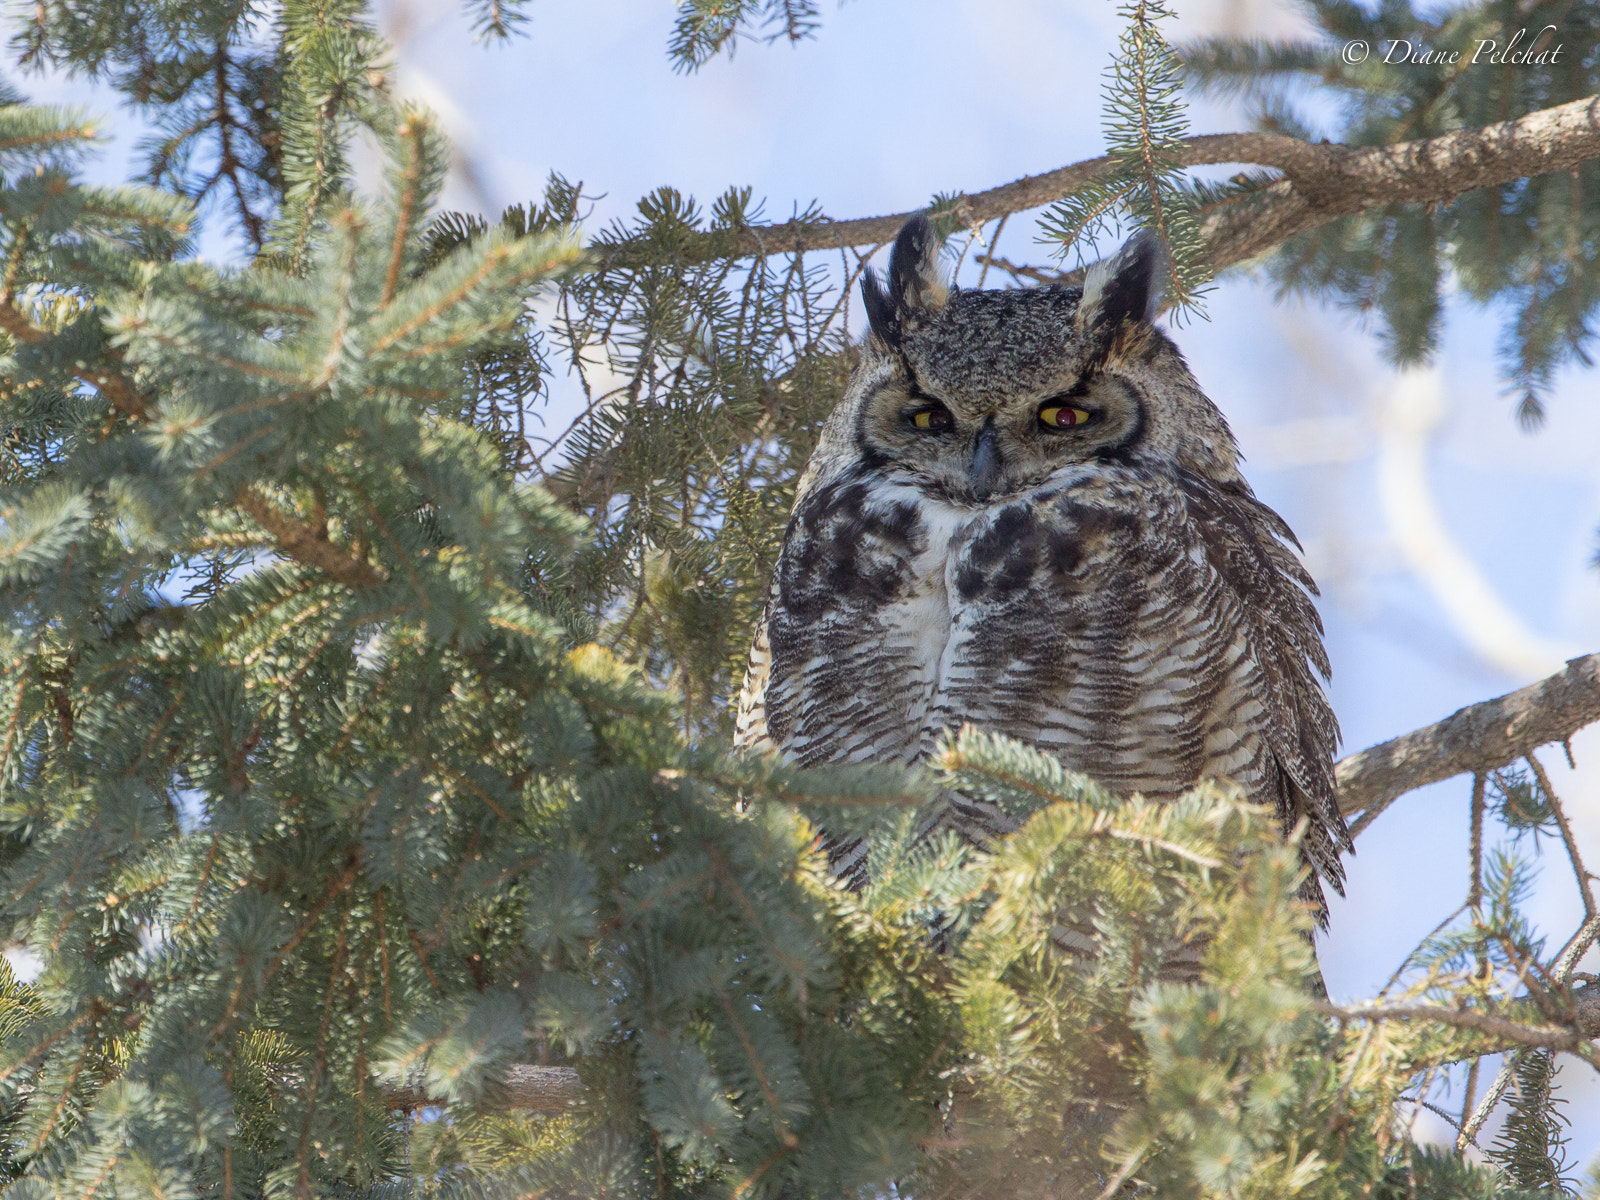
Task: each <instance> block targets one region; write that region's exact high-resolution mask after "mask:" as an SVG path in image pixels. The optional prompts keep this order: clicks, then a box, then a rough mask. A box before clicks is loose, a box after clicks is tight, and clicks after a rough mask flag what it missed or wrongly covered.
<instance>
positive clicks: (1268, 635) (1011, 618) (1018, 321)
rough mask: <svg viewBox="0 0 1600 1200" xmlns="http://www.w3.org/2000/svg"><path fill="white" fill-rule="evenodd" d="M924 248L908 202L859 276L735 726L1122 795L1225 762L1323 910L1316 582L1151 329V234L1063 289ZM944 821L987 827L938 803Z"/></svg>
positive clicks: (766, 742) (866, 756)
mask: <svg viewBox="0 0 1600 1200" xmlns="http://www.w3.org/2000/svg"><path fill="white" fill-rule="evenodd" d="M940 250H941V243H940V239H939V237H938V235H937V233H936V231H935V229H934V226H933V224H932V222H931V221H929V220H928V219H927V218H926V217H916V218H913V219H912V220H911V221H909V222H908V223H907V224H906V225H905V227H904V228H903V229H902V230H901V232H900V235H899V237H898V238H897V239H896V241H895V244H894V248H893V250H892V252H891V257H890V262H889V270H888V278H887V280H886V281H883V282H880V280H879V279H878V278H877V277H876V275H874V274H872V273H870V272H869V273H868V274H867V275H866V276H865V277H864V279H863V282H862V296H863V299H864V301H865V305H866V311H867V318H868V322H869V325H870V332H869V333H868V335H867V337H866V339H865V342H864V344H863V346H862V347H861V359H860V363H859V365H858V366H857V367H856V369H855V371H854V373H853V375H852V377H851V379H850V383H849V385H848V387H847V390H846V392H845V394H844V397H843V399H842V400H841V401H840V403H839V405H838V407H837V408H836V409H835V410H834V411H833V414H832V415H831V416H830V417H829V419H828V421H827V423H826V425H825V426H824V428H823V431H822V435H821V439H820V441H819V443H818V446H817V449H816V451H815V453H814V454H813V456H812V458H811V461H810V463H809V465H808V467H807V469H806V471H805V473H804V475H803V476H802V478H801V481H800V484H799V489H798V495H797V497H796V501H795V505H794V510H793V513H792V515H791V517H790V520H789V524H788V528H787V531H786V533H785V535H784V540H783V546H782V549H781V552H780V554H779V557H778V561H777V565H776V568H775V570H774V572H773V577H772V582H771V587H770V591H769V593H768V599H767V604H766V610H765V613H764V615H763V617H762V619H761V623H760V625H759V627H758V630H757V632H756V636H755V642H754V645H753V647H752V648H751V651H750V658H749V667H748V671H747V674H746V678H745V682H744V688H743V692H742V694H741V696H740V698H739V706H738V717H737V725H736V735H735V738H736V741H737V742H738V743H739V744H741V745H744V746H748V747H755V748H770V749H774V750H777V751H779V752H780V753H782V754H783V755H785V756H787V757H788V758H789V759H791V760H793V761H795V762H797V763H799V764H801V765H807V766H809V765H814V764H818V763H833V762H865V761H873V762H898V763H912V762H915V761H916V760H917V759H919V758H922V757H923V756H925V755H927V754H928V753H929V752H930V751H931V750H932V749H933V748H934V746H935V744H936V742H937V740H938V739H939V737H940V735H941V734H942V733H943V732H944V731H946V730H950V729H954V728H958V727H960V726H962V725H964V724H969V723H970V724H971V725H973V726H976V727H977V728H979V729H983V730H989V731H993V732H996V733H1004V734H1007V735H1009V736H1011V737H1014V738H1018V739H1021V740H1022V741H1024V742H1028V743H1030V744H1032V745H1033V746H1036V747H1038V748H1039V749H1041V750H1044V751H1046V752H1048V753H1050V754H1052V755H1055V756H1056V757H1057V758H1059V759H1060V760H1061V762H1062V763H1063V764H1064V765H1065V766H1067V767H1069V768H1071V769H1073V770H1076V771H1081V772H1083V773H1084V774H1086V775H1088V776H1089V777H1091V778H1092V779H1095V780H1097V781H1098V782H1099V783H1101V784H1103V785H1105V786H1106V787H1108V788H1109V789H1111V790H1112V791H1114V792H1118V793H1122V794H1129V795H1131V794H1133V793H1140V794H1142V795H1144V796H1145V797H1147V798H1152V799H1162V798H1166V799H1170V798H1172V797H1175V796H1177V795H1178V794H1179V793H1181V792H1182V791H1184V790H1185V789H1187V788H1189V787H1191V786H1193V785H1194V784H1196V783H1198V782H1199V781H1201V780H1203V779H1208V778H1214V779H1219V780H1226V781H1231V782H1232V783H1234V784H1236V785H1237V786H1238V787H1240V788H1241V789H1242V790H1243V792H1244V793H1245V795H1246V796H1247V797H1248V798H1249V799H1251V800H1252V801H1255V802H1257V803H1260V804H1264V805H1271V806H1272V807H1273V809H1274V810H1275V811H1276V813H1277V814H1278V817H1279V818H1280V819H1281V820H1282V822H1283V826H1284V829H1285V830H1286V831H1288V830H1290V829H1292V828H1294V827H1295V826H1296V825H1297V824H1298V823H1299V822H1301V821H1302V820H1304V821H1305V822H1306V823H1307V828H1306V831H1305V833H1304V835H1303V838H1302V842H1301V846H1302V851H1303V854H1304V856H1305V859H1306V861H1307V862H1308V863H1309V865H1310V867H1311V868H1312V871H1311V874H1310V876H1309V878H1308V881H1307V886H1306V898H1307V899H1308V900H1309V901H1310V902H1311V903H1312V904H1314V905H1315V907H1316V910H1317V912H1318V914H1319V916H1321V915H1322V914H1323V913H1324V911H1325V909H1324V906H1323V902H1322V890H1321V882H1319V881H1325V882H1327V883H1329V884H1331V885H1332V886H1333V887H1335V888H1338V889H1340V890H1341V891H1342V883H1343V868H1342V866H1341V863H1340V858H1339V855H1340V851H1341V850H1348V849H1350V837H1349V833H1348V831H1347V830H1346V827H1345V823H1344V820H1343V818H1342V817H1341V816H1340V814H1339V809H1338V805H1337V803H1336V800H1335V794H1334V774H1333V751H1334V748H1335V745H1336V743H1337V740H1338V736H1339V735H1338V726H1337V724H1336V722H1335V720H1334V716H1333V712H1332V709H1331V708H1330V706H1329V704H1328V700H1327V697H1326V696H1325V694H1324V692H1323V690H1322V687H1321V684H1320V680H1319V676H1320V677H1326V676H1327V675H1328V671H1329V667H1328V659H1327V654H1326V652H1325V650H1324V648H1323V644H1322V625H1321V621H1320V619H1319V618H1318V616H1317V611H1316V608H1315V606H1314V605H1313V603H1312V599H1311V598H1312V596H1313V595H1315V594H1316V586H1315V584H1314V583H1313V582H1312V579H1311V577H1310V575H1309V574H1308V573H1307V572H1306V570H1305V568H1304V567H1303V566H1302V565H1301V563H1300V561H1299V559H1298V558H1297V556H1296V554H1295V552H1294V549H1298V543H1297V542H1296V541H1295V538H1294V534H1293V533H1292V532H1291V531H1290V529H1289V527H1288V525H1287V524H1285V523H1284V521H1283V520H1282V518H1280V517H1279V516H1278V514H1277V513H1275V512H1273V510H1272V509H1270V508H1269V507H1267V506H1266V505H1265V504H1263V503H1262V502H1261V501H1260V500H1258V499H1256V497H1255V495H1254V493H1253V492H1252V491H1251V489H1250V485H1249V484H1248V483H1246V482H1245V480H1244V477H1243V476H1242V475H1241V474H1240V471H1239V451H1238V447H1237V445H1236V443H1235V441H1234V438H1233V435H1232V433H1231V431H1230V430H1229V428H1228V425H1227V422H1226V421H1225V420H1224V419H1223V416H1222V413H1221V412H1220V411H1219V410H1218V409H1217V407H1216V405H1214V404H1213V403H1212V402H1211V401H1210V400H1209V399H1207V397H1206V396H1205V394H1204V393H1203V392H1202V391H1201V390H1200V386H1199V384H1198V383H1197V382H1196V381H1195V378H1194V376H1193V375H1192V374H1191V373H1190V371H1189V368H1188V365H1187V364H1186V363H1185V362H1184V359H1183V356H1182V354H1180V353H1179V351H1178V349H1177V347H1176V346H1175V345H1174V344H1173V342H1172V340H1171V339H1170V338H1169V337H1168V336H1167V335H1166V333H1164V332H1163V331H1162V330H1161V329H1159V328H1157V326H1156V325H1155V324H1154V323H1153V318H1154V316H1155V314H1156V311H1157V308H1158V301H1159V290H1160V289H1159V280H1160V279H1161V278H1162V277H1164V275H1165V271H1166V258H1165V253H1164V251H1163V248H1162V245H1161V242H1160V241H1159V239H1157V238H1156V237H1155V236H1153V235H1152V234H1150V233H1148V232H1144V233H1139V234H1136V235H1134V236H1133V237H1132V238H1131V239H1130V240H1129V241H1128V242H1127V244H1126V245H1124V246H1123V248H1122V249H1121V250H1120V251H1119V252H1118V253H1117V254H1116V255H1115V256H1113V257H1112V258H1111V259H1110V260H1108V261H1107V262H1105V263H1103V264H1101V265H1099V266H1097V267H1096V268H1095V269H1093V270H1092V271H1091V272H1090V273H1089V275H1088V278H1087V279H1086V281H1085V283H1084V286H1083V287H1082V288H1081V289H1080V288H1076V287H1036V288H1025V289H1009V290H996V291H963V290H959V289H957V288H954V287H952V286H950V285H949V284H948V283H947V282H946V280H945V279H944V277H943V275H942V273H941V271H940V266H939V255H940ZM1291 547H1293V548H1294V549H1291ZM944 819H945V821H946V822H947V823H950V824H952V825H954V826H955V827H956V828H957V830H958V832H961V833H962V834H964V835H965V836H967V837H968V838H970V839H971V840H973V841H975V842H978V843H985V842H988V841H990V840H992V839H993V838H994V837H995V836H996V835H998V834H1002V833H1005V832H1008V831H1009V827H1008V826H1007V825H1006V823H1005V820H1004V818H1003V816H1002V815H1001V814H998V813H995V812H992V811H986V810H984V809H982V808H980V807H978V806H977V805H975V804H963V803H962V802H961V801H960V800H959V799H957V800H956V801H955V803H954V806H953V808H952V809H951V810H949V811H947V813H946V815H945V818H944ZM864 855H865V850H864V848H862V847H860V846H854V847H851V846H848V845H847V846H842V847H839V848H838V849H837V850H836V853H835V856H834V857H835V862H834V867H835V870H837V871H838V872H840V873H841V874H844V875H847V876H852V877H855V878H858V879H859V878H860V877H861V876H860V872H861V871H863V870H864V863H863V859H864Z"/></svg>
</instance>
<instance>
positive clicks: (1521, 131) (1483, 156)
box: [601, 97, 1600, 268]
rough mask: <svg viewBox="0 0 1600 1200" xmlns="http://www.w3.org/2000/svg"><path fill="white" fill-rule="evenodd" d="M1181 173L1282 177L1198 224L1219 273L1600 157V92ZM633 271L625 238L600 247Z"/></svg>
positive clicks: (729, 250) (988, 200)
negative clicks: (1311, 237) (1389, 208)
mask: <svg viewBox="0 0 1600 1200" xmlns="http://www.w3.org/2000/svg"><path fill="white" fill-rule="evenodd" d="M1178 158H1179V162H1180V164H1181V165H1183V166H1185V167H1198V166H1205V165H1215V164H1219V163H1250V164H1255V165H1257V166H1264V167H1272V168H1275V169H1277V170H1279V171H1282V172H1283V175H1284V178H1283V179H1282V180H1280V181H1278V182H1277V183H1274V184H1270V185H1268V186H1267V187H1265V188H1263V189H1261V190H1260V191H1258V192H1254V193H1251V194H1250V195H1248V196H1245V197H1242V198H1241V199H1240V200H1238V201H1236V202H1234V203H1231V204H1228V205H1225V206H1224V207H1222V208H1220V209H1218V210H1217V211H1215V212H1213V213H1212V214H1211V215H1210V216H1208V217H1207V218H1206V219H1205V221H1204V222H1203V224H1202V231H1203V235H1204V237H1205V239H1206V243H1207V245H1208V247H1209V249H1210V252H1211V261H1212V265H1213V266H1214V267H1218V268H1221V267H1226V266H1231V265H1233V264H1235V263H1239V262H1243V261H1245V260H1246V259H1249V258H1253V257H1255V256H1256V255H1257V254H1260V253H1262V252H1263V251H1265V250H1269V249H1271V248H1272V247H1273V246H1276V245H1278V244H1280V243H1282V242H1283V241H1285V240H1287V239H1288V238H1291V237H1293V236H1295V235H1296V234H1298V233H1303V232H1304V231H1305V230H1307V229H1311V228H1314V227H1315V226H1317V225H1321V224H1324V223H1326V222H1328V221H1332V220H1334V219H1335V218H1337V217H1341V216H1348V215H1350V214H1352V213H1358V212H1365V211H1366V210H1368V209H1371V208H1379V207H1383V206H1385V205H1389V204H1434V203H1439V202H1442V201H1447V200H1453V199H1455V198H1456V197H1457V196H1461V195H1464V194H1465V193H1467V192H1470V191H1475V190H1476V189H1478V188H1484V187H1495V186H1498V185H1500V184H1504V183H1510V182H1511V181H1513V180H1516V179H1524V178H1527V177H1528V176H1532V175H1541V174H1545V173H1547V172H1550V171H1564V170H1567V169H1568V168H1570V167H1574V166H1577V165H1578V164H1579V163H1583V162H1588V161H1590V160H1592V159H1596V158H1600V97H1597V98H1591V99H1585V100H1574V101H1572V102H1571V103H1569V104H1562V105H1558V106H1556V107H1554V108H1545V109H1540V110H1538V111H1537V112H1531V113H1528V114H1526V115H1525V116H1521V117H1518V118H1517V119H1516V120H1513V121H1500V122H1497V123H1496V124H1493V125H1486V126H1483V127H1482V128H1478V129H1462V130H1457V131H1456V132H1454V133H1447V134H1444V135H1443V136H1441V137H1436V138H1423V139H1420V140H1418V141H1412V142H1400V143H1398V144H1396V145H1392V146H1371V147H1351V146H1343V145H1335V144H1330V143H1321V144H1318V143H1313V142H1306V141H1301V140H1300V139H1299V138H1293V137H1287V136H1285V135H1283V134H1277V133H1217V134H1206V135H1202V136H1198V137H1191V138H1186V139H1184V141H1183V144H1182V150H1181V152H1180V154H1179V156H1178ZM1111 167H1112V163H1111V159H1110V158H1109V157H1104V156H1103V157H1100V158H1091V159H1088V160H1086V161H1084V162H1080V163H1073V164H1072V165H1070V166H1066V167H1061V168H1059V169H1057V170H1054V171H1047V172H1045V173H1044V174H1042V175H1025V176H1023V177H1022V178H1021V179H1018V180H1015V181H1013V182H1011V183H1007V184H1003V185H1002V186H1000V187H996V188H990V189H989V190H987V191H983V192H975V193H973V194H972V195H969V196H963V197H962V198H961V199H960V200H959V201H958V202H957V204H956V207H955V210H954V211H955V213H956V215H957V216H958V217H959V219H960V220H961V221H963V222H964V223H966V224H968V225H978V224H981V223H983V222H985V221H991V220H996V219H998V218H1000V217H1004V216H1007V215H1008V214H1010V213H1014V212H1021V211H1024V210H1026V209H1030V208H1039V207H1041V206H1043V205H1046V204H1050V203H1053V202H1054V201H1057V200H1060V199H1062V198H1064V197H1065V196H1068V195H1070V194H1071V193H1073V192H1074V191H1076V190H1078V189H1079V188H1081V187H1083V186H1084V185H1085V184H1087V183H1090V182H1092V181H1094V180H1095V179H1098V178H1099V177H1100V176H1102V175H1104V174H1105V173H1106V172H1108V171H1109V170H1111ZM911 215H912V214H911V213H893V214H891V215H889V216H883V217H861V218H858V219H855V220H850V221H827V220H821V221H817V220H812V221H799V220H796V221H788V222H785V223H784V224H782V225H765V226H749V227H746V228H744V229H737V230H728V231H724V232H719V233H714V234H701V235H697V236H696V237H692V238H689V239H686V240H685V242H684V243H683V244H682V245H681V246H680V247H679V250H678V255H679V258H680V259H681V260H684V261H693V260H700V259H709V258H743V257H748V256H750V255H756V254H771V253H782V252H786V251H794V250H832V249H837V248H839V247H840V246H861V245H866V244H869V243H883V242H887V241H890V240H892V239H893V238H894V236H895V234H896V233H897V232H899V229H900V226H901V225H902V224H903V223H904V222H905V220H906V219H907V218H908V217H910V216H911ZM601 254H602V261H604V262H606V263H607V265H626V263H627V260H628V257H629V246H628V245H627V244H626V243H623V244H620V245H616V246H612V247H609V248H606V249H605V250H603V251H601Z"/></svg>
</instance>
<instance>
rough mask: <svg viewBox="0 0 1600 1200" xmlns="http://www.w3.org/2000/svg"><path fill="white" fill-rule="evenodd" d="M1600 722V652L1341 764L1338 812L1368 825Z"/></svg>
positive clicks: (1577, 659) (1575, 660)
mask: <svg viewBox="0 0 1600 1200" xmlns="http://www.w3.org/2000/svg"><path fill="white" fill-rule="evenodd" d="M1596 721H1600V654H1590V655H1587V656H1585V657H1583V658H1575V659H1573V660H1572V661H1571V662H1569V663H1568V664H1567V666H1566V669H1565V670H1563V671H1560V672H1558V673H1557V674H1555V675H1551V676H1550V677H1548V678H1546V679H1541V680H1540V681H1539V682H1538V683H1535V684H1530V685H1529V686H1528V687H1525V688H1523V689H1522V690H1521V691H1516V692H1512V693H1511V694H1510V695H1507V696H1500V697H1497V698H1496V699H1494V700H1485V701H1484V702H1483V703H1481V704H1474V705H1471V706H1470V707H1468V708H1463V709H1461V710H1460V711H1459V712H1456V713H1454V714H1452V715H1451V716H1448V717H1446V718H1445V719H1444V720H1442V721H1439V722H1437V723H1436V724H1433V725H1429V726H1428V727H1427V728H1426V729H1418V730H1416V731H1414V732H1412V733H1407V734H1402V735H1401V736H1400V737H1397V738H1394V739H1392V740H1390V741H1387V742H1384V743H1383V744H1382V745H1379V746H1373V747H1372V748H1371V749H1369V750H1363V751H1361V753H1359V754H1352V755H1350V756H1349V757H1348V758H1345V759H1343V760H1341V761H1340V762H1339V764H1338V766H1337V767H1336V768H1335V771H1336V773H1337V776H1338V780H1339V810H1340V811H1341V812H1343V813H1344V814H1345V815H1347V816H1349V815H1353V814H1355V813H1358V812H1366V813H1367V814H1368V819H1370V818H1371V816H1374V815H1376V814H1377V813H1378V812H1381V811H1382V810H1383V809H1385V808H1387V807H1388V806H1389V804H1390V803H1391V802H1392V801H1393V800H1394V799H1395V798H1396V797H1397V796H1401V795H1403V794H1405V793H1406V792H1409V791H1411V790H1413V789H1415V788H1419V787H1426V786H1427V785H1428V784H1430V783H1438V782H1439V781H1440V780H1441V779H1449V778H1450V777H1451V776H1452V775H1463V774H1468V773H1475V772H1478V771H1492V770H1495V769H1496V768H1498V767H1503V766H1505V765H1506V764H1508V763H1511V762H1515V761H1516V760H1517V759H1519V758H1523V757H1525V756H1526V755H1528V754H1530V753H1532V752H1533V751H1534V750H1536V749H1538V747H1540V746H1546V745H1549V744H1550V743H1551V742H1565V741H1566V740H1567V739H1568V738H1570V737H1571V736H1572V735H1573V734H1575V733H1577V732H1578V730H1580V729H1582V728H1583V727H1584V726H1586V725H1592V724H1594V723H1595V722H1596Z"/></svg>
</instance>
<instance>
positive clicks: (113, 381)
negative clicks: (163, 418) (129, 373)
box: [0, 299, 150, 420]
mask: <svg viewBox="0 0 1600 1200" xmlns="http://www.w3.org/2000/svg"><path fill="white" fill-rule="evenodd" d="M0 329H3V330H4V331H5V332H6V333H9V334H10V335H11V336H12V337H13V338H15V339H16V340H17V341H19V342H24V343H29V344H31V343H34V342H41V341H43V340H44V339H45V338H46V337H47V336H48V335H47V334H46V333H45V332H44V331H43V330H42V329H38V328H35V326H34V324H33V322H32V321H30V320H28V318H27V316H26V315H24V313H23V312H22V310H21V309H19V308H18V307H17V306H16V305H15V304H13V303H11V301H10V300H9V299H5V300H0ZM105 354H106V357H107V358H109V359H111V360H112V361H113V362H118V363H120V361H121V358H122V356H121V355H120V354H118V353H117V352H116V351H115V350H109V349H108V350H107V351H106V352H105ZM73 377H74V378H75V379H78V380H80V381H82V382H83V383H87V384H88V385H89V386H90V387H93V388H94V389H96V390H97V391H98V392H99V393H100V394H101V395H102V396H104V397H105V398H106V399H107V400H109V401H111V403H112V404H114V405H115V406H116V407H117V408H118V409H120V410H121V411H122V412H123V413H125V414H126V415H127V416H130V417H132V418H134V419H135V420H140V419H142V418H143V417H145V416H146V415H147V414H148V413H149V409H150V405H149V402H148V401H147V400H146V399H145V398H144V397H143V396H141V395H140V394H139V392H138V390H137V389H136V388H135V387H134V386H133V384H132V383H131V382H130V381H129V380H128V379H127V377H126V376H124V375H121V374H113V373H111V372H109V371H96V370H92V369H90V368H88V367H81V368H79V369H78V370H76V371H74V372H73Z"/></svg>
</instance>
